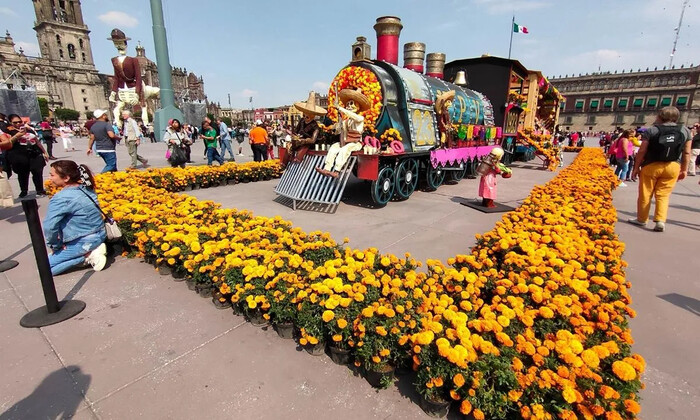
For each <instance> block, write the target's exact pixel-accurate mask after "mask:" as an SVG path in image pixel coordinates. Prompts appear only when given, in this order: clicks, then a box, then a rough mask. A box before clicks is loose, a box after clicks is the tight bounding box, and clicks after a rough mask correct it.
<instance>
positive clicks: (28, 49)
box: [15, 41, 39, 56]
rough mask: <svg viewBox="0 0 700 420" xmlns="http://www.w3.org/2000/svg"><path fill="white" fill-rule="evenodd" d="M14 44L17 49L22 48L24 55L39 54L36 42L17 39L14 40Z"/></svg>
mask: <svg viewBox="0 0 700 420" xmlns="http://www.w3.org/2000/svg"><path fill="white" fill-rule="evenodd" d="M15 46H16V47H17V49H18V50H19V49H20V48H22V50H23V51H24V55H30V56H38V55H39V44H37V43H36V42H26V41H19V42H15Z"/></svg>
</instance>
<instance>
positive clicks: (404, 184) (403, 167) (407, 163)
mask: <svg viewBox="0 0 700 420" xmlns="http://www.w3.org/2000/svg"><path fill="white" fill-rule="evenodd" d="M395 179H396V188H395V191H394V196H395V197H396V198H397V199H398V200H406V199H407V198H408V197H410V196H411V194H413V191H415V190H416V187H417V186H418V161H417V160H415V159H405V160H402V161H401V163H399V166H398V168H396V175H395Z"/></svg>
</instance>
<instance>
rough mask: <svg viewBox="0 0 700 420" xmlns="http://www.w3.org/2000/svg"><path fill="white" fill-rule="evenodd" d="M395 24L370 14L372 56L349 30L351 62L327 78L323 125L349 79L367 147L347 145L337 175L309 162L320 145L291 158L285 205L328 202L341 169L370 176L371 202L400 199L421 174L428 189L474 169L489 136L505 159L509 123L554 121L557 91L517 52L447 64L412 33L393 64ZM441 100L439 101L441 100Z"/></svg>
mask: <svg viewBox="0 0 700 420" xmlns="http://www.w3.org/2000/svg"><path fill="white" fill-rule="evenodd" d="M402 28H403V25H402V24H401V20H400V19H399V18H397V17H393V16H384V17H380V18H378V19H377V21H376V24H375V25H374V29H375V31H376V33H377V46H378V48H377V57H376V59H372V58H371V47H370V45H369V44H368V43H367V42H366V38H364V37H358V38H357V41H356V42H355V43H354V44H353V45H352V58H351V61H350V63H349V64H348V65H347V66H346V67H344V68H343V69H341V70H340V72H339V73H338V74H337V75H336V76H335V78H334V79H333V81H332V82H331V84H330V88H329V92H328V103H329V107H328V108H329V109H328V114H327V116H326V119H325V123H326V125H327V126H331V125H333V124H335V123H337V122H338V120H339V114H338V110H337V108H336V106H334V104H337V101H336V100H337V97H338V92H339V91H342V90H343V89H356V90H357V91H358V92H361V93H362V94H363V95H364V96H365V97H366V98H368V99H369V101H370V107H369V109H367V110H364V111H362V112H361V114H362V116H363V117H364V133H363V138H364V143H365V146H366V147H364V148H363V150H362V151H359V152H355V153H353V154H352V158H351V159H350V160H349V161H348V163H347V164H346V166H345V167H344V168H343V171H341V174H340V176H339V177H337V178H328V177H324V176H323V175H321V174H318V173H317V172H316V171H314V169H315V167H318V166H319V165H321V163H322V161H323V158H324V155H325V153H326V152H325V151H324V150H323V149H324V148H321V149H322V150H315V151H310V152H309V153H308V155H307V156H306V157H305V158H304V160H303V161H302V162H301V163H298V164H295V163H293V164H291V165H290V166H289V167H288V168H287V170H286V171H285V173H284V175H283V177H282V179H281V180H280V183H279V184H278V186H277V188H276V192H277V193H278V194H279V195H281V196H283V197H286V198H288V199H291V200H292V206H293V208H295V209H296V208H297V205H298V204H299V203H306V204H317V205H329V206H337V204H338V202H339V201H340V199H341V197H342V194H343V190H344V188H345V184H346V183H347V181H348V178H349V174H350V173H352V174H354V176H356V177H357V178H358V179H361V180H366V181H369V182H370V189H369V194H370V196H371V198H372V201H373V202H374V204H375V206H376V207H383V206H385V205H386V204H387V203H388V202H389V201H391V200H406V199H408V198H409V197H410V196H411V194H412V193H413V192H414V191H415V190H416V188H418V186H419V184H420V183H423V185H424V188H425V189H426V190H428V191H433V190H435V189H437V188H438V187H440V185H442V184H443V182H445V181H446V180H448V181H452V182H459V181H460V180H461V179H463V178H464V177H465V176H469V177H473V176H474V175H475V169H476V166H477V165H478V162H479V160H480V159H481V158H482V157H483V156H486V155H488V154H489V153H490V151H491V150H492V149H493V148H494V147H496V146H501V147H503V148H504V149H505V151H506V154H507V155H508V156H507V157H506V158H505V160H504V161H505V162H506V163H509V162H511V161H512V160H513V158H514V157H515V156H516V155H517V143H518V141H519V140H520V141H521V142H522V136H519V135H518V133H522V130H523V129H525V128H530V129H534V128H536V127H535V125H536V122H539V124H540V125H541V126H542V127H537V128H539V129H550V130H552V129H554V127H555V126H556V119H557V117H558V111H559V106H558V104H559V101H561V99H562V98H561V96H560V95H559V94H558V92H557V91H556V89H554V88H553V87H552V86H551V85H550V84H549V83H548V82H546V79H545V78H543V77H542V75H541V74H540V73H539V72H532V71H528V70H527V69H525V67H524V66H522V65H521V64H520V63H519V62H517V61H516V60H507V59H503V58H499V57H489V56H485V57H480V58H476V59H466V60H457V61H454V62H452V63H448V64H447V65H446V64H445V54H442V53H431V54H427V57H426V54H425V44H423V43H420V42H411V43H408V44H405V45H404V66H403V67H400V66H398V48H399V35H400V32H401V29H402ZM426 58H427V60H426ZM425 63H427V65H425V66H424V64H425ZM424 67H425V68H424ZM424 70H425V71H424ZM467 78H469V81H468V80H467ZM447 80H451V82H450V81H447ZM484 92H488V95H486V94H484ZM547 92H549V93H547ZM489 97H491V98H494V100H493V102H492V100H490V99H489ZM441 102H442V103H441ZM445 103H447V105H448V106H447V107H444V108H443V109H441V105H442V106H444V105H445ZM528 104H529V105H530V107H531V109H528V108H527V105H528ZM530 111H531V112H530ZM441 118H442V121H441ZM446 119H447V120H448V121H445V120H446ZM526 140H527V139H526ZM525 146H526V147H531V145H528V144H527V143H526V144H525Z"/></svg>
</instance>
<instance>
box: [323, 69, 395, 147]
mask: <svg viewBox="0 0 700 420" xmlns="http://www.w3.org/2000/svg"><path fill="white" fill-rule="evenodd" d="M358 88H359V89H361V90H362V93H363V94H364V95H365V96H367V98H368V99H369V101H370V104H371V106H370V108H369V109H368V110H366V111H363V112H361V113H360V115H362V116H363V117H365V131H366V132H367V133H369V134H372V135H374V134H376V133H377V129H376V127H375V124H376V123H377V119H378V118H379V112H380V111H381V109H382V87H381V85H380V84H379V80H377V76H375V75H374V73H372V72H371V71H370V70H367V69H364V68H362V67H355V66H349V67H345V68H344V69H342V70H341V71H340V72H339V73H338V74H337V75H336V76H335V78H334V79H333V81H332V82H331V87H330V89H329V90H328V104H329V106H328V118H330V119H331V120H332V121H333V122H338V110H337V109H335V107H334V106H333V104H335V101H336V91H337V92H340V91H341V90H342V89H358Z"/></svg>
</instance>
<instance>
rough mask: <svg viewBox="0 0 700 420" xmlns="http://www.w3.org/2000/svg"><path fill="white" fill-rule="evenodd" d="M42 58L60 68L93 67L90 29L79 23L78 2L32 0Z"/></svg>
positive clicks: (82, 22)
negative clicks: (59, 65) (56, 63)
mask: <svg viewBox="0 0 700 420" xmlns="http://www.w3.org/2000/svg"><path fill="white" fill-rule="evenodd" d="M32 2H33V3H34V13H35V14H36V26H34V30H35V31H36V34H37V38H38V40H39V49H40V51H41V56H42V58H45V59H49V60H52V61H59V62H61V64H62V65H66V66H73V65H75V66H77V67H82V68H85V67H86V66H87V67H91V68H92V69H94V68H95V63H94V61H93V57H92V48H91V47H90V35H89V34H90V30H89V29H88V27H87V25H85V22H84V21H83V11H82V8H81V6H80V0H32Z"/></svg>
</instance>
